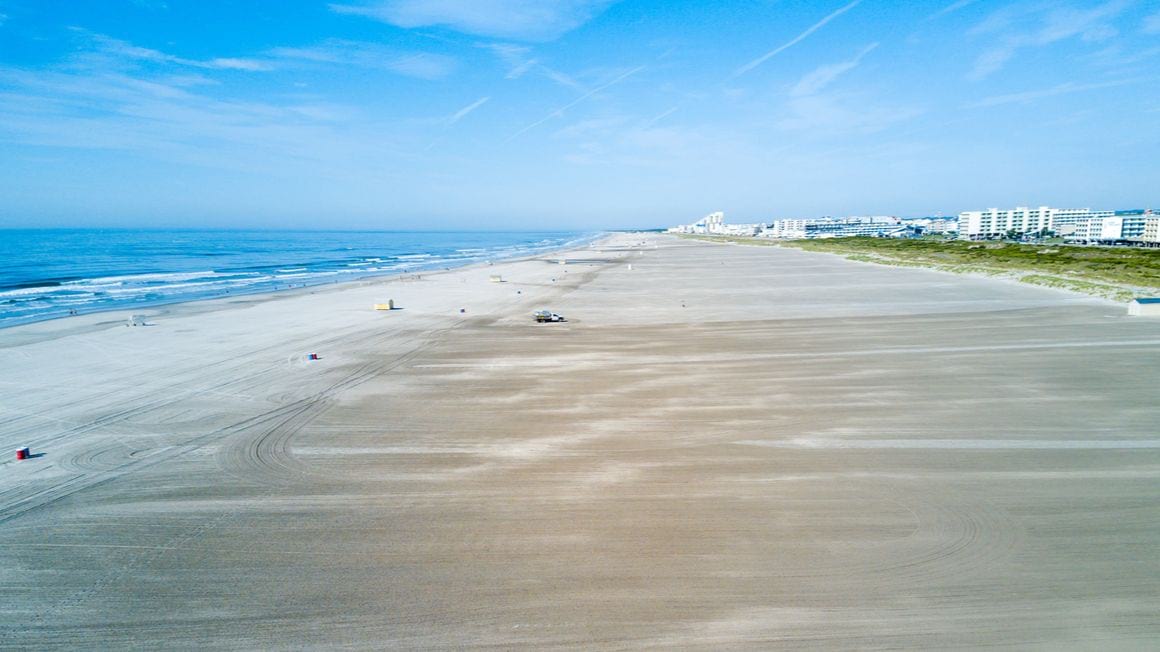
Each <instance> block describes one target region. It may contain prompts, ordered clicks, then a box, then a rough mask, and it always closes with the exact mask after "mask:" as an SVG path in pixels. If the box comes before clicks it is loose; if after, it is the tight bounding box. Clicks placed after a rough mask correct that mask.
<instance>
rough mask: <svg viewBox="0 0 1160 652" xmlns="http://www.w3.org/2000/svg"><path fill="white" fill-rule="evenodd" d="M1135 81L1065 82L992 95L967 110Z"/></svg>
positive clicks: (1124, 84)
mask: <svg viewBox="0 0 1160 652" xmlns="http://www.w3.org/2000/svg"><path fill="white" fill-rule="evenodd" d="M1136 81H1138V80H1135V79H1121V80H1117V81H1108V82H1099V83H1094V84H1076V83H1074V82H1067V83H1064V84H1059V85H1057V86H1052V87H1051V88H1044V89H1040V90H1033V91H1021V92H1019V93H1008V94H1006V95H994V96H992V97H987V98H984V99H982V100H979V101H978V102H975V103H973V104H968V105H967V108H971V109H978V108H985V107H991V106H1002V105H1004V104H1023V103H1027V102H1033V101H1035V100H1041V99H1043V98H1045V97H1055V96H1056V95H1069V94H1071V93H1082V92H1084V91H1094V90H1098V89H1101V88H1113V87H1116V86H1127V85H1129V84H1134V83H1136Z"/></svg>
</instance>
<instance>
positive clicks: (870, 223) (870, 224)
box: [757, 216, 906, 240]
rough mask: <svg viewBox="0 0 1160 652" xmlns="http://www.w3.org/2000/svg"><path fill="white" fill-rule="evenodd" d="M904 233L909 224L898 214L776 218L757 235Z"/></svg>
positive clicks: (791, 237)
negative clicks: (891, 215) (895, 215)
mask: <svg viewBox="0 0 1160 652" xmlns="http://www.w3.org/2000/svg"><path fill="white" fill-rule="evenodd" d="M904 232H906V225H905V224H903V223H902V220H900V219H898V218H897V217H889V216H873V217H840V218H834V217H822V218H817V219H808V220H803V219H794V220H774V221H773V222H771V223H769V224H766V225H765V227H764V228H762V229H761V231H760V233H758V234H757V235H759V236H761V237H763V238H778V239H784V240H800V239H802V238H811V239H812V238H847V237H852V236H874V237H889V236H897V235H901V234H903V233H904Z"/></svg>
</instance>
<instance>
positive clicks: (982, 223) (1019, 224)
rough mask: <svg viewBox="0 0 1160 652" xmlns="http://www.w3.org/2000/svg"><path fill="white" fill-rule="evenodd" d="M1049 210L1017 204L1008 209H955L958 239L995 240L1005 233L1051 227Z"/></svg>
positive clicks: (1041, 229)
mask: <svg viewBox="0 0 1160 652" xmlns="http://www.w3.org/2000/svg"><path fill="white" fill-rule="evenodd" d="M1052 210H1053V209H1051V208H1048V207H1047V206H1040V207H1039V208H1028V207H1026V206H1020V207H1019V208H1012V209H1009V210H999V209H998V208H989V209H987V210H985V211H965V212H962V213H959V238H960V239H962V240H998V239H1000V238H1003V237H1005V236H1006V235H1008V234H1009V233H1020V234H1022V233H1039V232H1042V231H1049V230H1051V218H1052Z"/></svg>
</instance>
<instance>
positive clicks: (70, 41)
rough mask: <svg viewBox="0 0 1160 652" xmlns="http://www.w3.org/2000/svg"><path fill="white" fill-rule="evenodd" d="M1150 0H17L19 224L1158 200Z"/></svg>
mask: <svg viewBox="0 0 1160 652" xmlns="http://www.w3.org/2000/svg"><path fill="white" fill-rule="evenodd" d="M1158 82H1160V4H1158V3H1156V2H1155V1H1153V0H1136V1H1132V0H1113V1H1110V2H1067V1H1066V0H1060V1H1052V0H1031V1H1028V2H1021V1H1017V2H1001V1H988V0H973V1H972V0H940V1H930V2H921V1H919V2H906V3H900V2H893V1H890V2H888V1H886V0H860V1H853V2H851V1H849V0H838V1H835V2H831V1H823V0H815V1H809V2H807V1H792V0H781V1H776V0H737V1H735V2H717V3H712V2H703V1H701V0H620V1H615V0H556V1H549V0H336V1H335V2H310V1H305V0H297V1H290V0H288V1H287V2H260V1H254V2H215V1H212V0H100V1H89V0H76V1H73V2H65V1H54V0H0V225H3V226H40V225H43V226H90V225H92V226H137V225H153V226H189V227H197V226H281V227H316V228H439V229H456V228H484V229H492V228H547V227H557V228H562V229H590V228H609V227H612V228H619V227H648V226H661V225H669V224H673V223H677V222H684V221H689V220H690V219H694V218H697V217H699V216H701V215H702V214H704V213H707V212H709V211H713V210H724V211H726V215H727V219H728V220H729V221H734V222H745V221H758V220H769V219H774V218H777V217H808V216H818V215H845V214H895V215H901V216H916V215H928V214H935V213H938V212H942V213H944V214H953V213H956V212H958V211H960V210H967V209H976V208H983V207H988V206H1013V205H1017V204H1019V205H1022V204H1032V205H1039V204H1048V205H1053V206H1081V207H1082V206H1091V207H1097V208H1136V207H1144V206H1148V205H1151V204H1152V203H1153V202H1155V201H1156V200H1157V198H1158V188H1160V83H1158Z"/></svg>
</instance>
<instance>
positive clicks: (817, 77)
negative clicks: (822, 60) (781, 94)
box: [790, 43, 878, 96]
mask: <svg viewBox="0 0 1160 652" xmlns="http://www.w3.org/2000/svg"><path fill="white" fill-rule="evenodd" d="M876 47H878V44H877V43H871V44H870V45H867V46H866V47H864V48H862V51H861V52H859V53H858V54H856V55H855V56H854V58H853V59H849V60H847V61H842V62H839V63H832V64H829V65H824V66H818V67H817V68H815V69H814V70H813V71H812V72H810V73H808V74H806V75H805V76H804V77H802V78H801V81H799V82H798V83H797V85H795V86H794V87H793V88H792V89H791V90H790V95H794V96H802V95H813V94H814V93H817V92H818V91H820V90H822V89H823V88H825V87H826V86H829V85H830V84H831V83H833V82H834V80H835V79H837V78H838V77H840V76H841V75H843V74H844V73H847V72H849V71H850V70H853V69H854V68H857V67H858V64H860V63H862V57H865V56H866V55H867V54H870V53H871V52H872V51H874V48H876Z"/></svg>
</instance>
